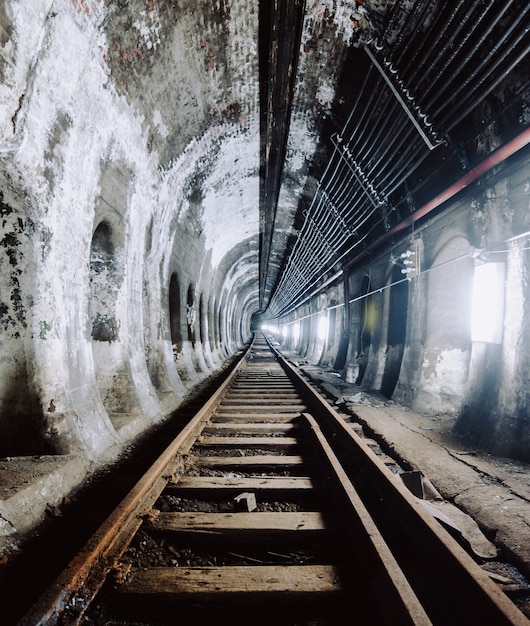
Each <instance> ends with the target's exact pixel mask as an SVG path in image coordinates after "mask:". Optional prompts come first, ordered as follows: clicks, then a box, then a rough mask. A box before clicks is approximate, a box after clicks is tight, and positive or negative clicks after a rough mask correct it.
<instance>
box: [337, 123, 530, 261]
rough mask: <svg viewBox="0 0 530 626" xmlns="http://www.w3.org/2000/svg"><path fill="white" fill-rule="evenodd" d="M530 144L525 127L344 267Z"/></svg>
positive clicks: (528, 132)
mask: <svg viewBox="0 0 530 626" xmlns="http://www.w3.org/2000/svg"><path fill="white" fill-rule="evenodd" d="M529 144H530V128H527V129H526V130H524V131H523V132H522V133H520V134H519V135H518V136H517V137H515V138H514V139H512V140H511V141H509V142H508V143H506V144H505V145H504V146H502V147H501V148H498V149H497V150H495V151H494V152H492V153H491V154H490V156H489V157H487V158H486V159H484V160H483V161H481V163H479V164H478V165H477V166H475V167H474V168H472V169H471V170H469V171H468V172H467V173H466V174H465V175H464V176H462V177H461V178H459V179H458V180H457V181H456V182H454V183H453V184H452V185H450V186H449V187H448V188H447V189H446V190H445V191H443V192H442V193H440V194H438V195H437V196H436V197H435V198H433V199H432V200H430V201H429V202H427V203H426V204H424V205H423V206H422V207H421V208H419V209H418V210H417V211H414V212H413V213H411V214H410V215H409V216H408V217H407V218H405V219H404V220H402V221H401V222H399V224H396V226H394V227H393V228H391V229H390V230H389V231H388V232H387V233H385V234H384V235H383V236H382V237H380V238H379V239H378V240H377V241H375V242H374V243H373V244H371V245H370V246H367V247H366V248H365V249H364V250H363V251H362V252H361V253H360V254H358V255H357V256H356V257H355V258H353V259H352V260H350V261H348V263H346V264H345V265H344V268H345V269H346V270H347V271H350V270H351V269H352V268H353V267H354V266H355V265H356V264H357V263H359V261H361V260H362V259H363V258H364V257H366V256H367V255H369V254H371V253H372V252H373V251H374V250H375V249H377V248H379V247H380V246H381V245H383V244H384V243H385V242H386V241H387V240H388V239H390V238H391V237H393V236H394V235H395V234H396V233H399V232H401V231H403V230H405V229H406V228H408V227H409V226H412V225H413V224H415V223H416V222H417V221H418V220H419V219H421V218H423V217H425V216H426V215H428V214H429V213H431V212H432V211H434V210H435V209H437V208H438V207H439V206H441V205H442V204H444V203H445V202H447V201H448V200H451V199H452V198H454V197H455V196H456V194H457V193H459V192H460V191H462V190H463V189H465V188H466V187H468V186H469V185H470V184H472V183H474V182H475V181H476V180H477V179H479V178H480V177H481V176H484V174H486V173H487V172H489V171H490V170H491V169H493V168H494V167H496V166H497V165H499V164H500V163H502V162H503V161H505V160H506V159H508V158H509V157H511V156H513V155H514V154H515V153H516V152H518V151H519V150H521V149H522V148H524V147H525V146H528V145H529Z"/></svg>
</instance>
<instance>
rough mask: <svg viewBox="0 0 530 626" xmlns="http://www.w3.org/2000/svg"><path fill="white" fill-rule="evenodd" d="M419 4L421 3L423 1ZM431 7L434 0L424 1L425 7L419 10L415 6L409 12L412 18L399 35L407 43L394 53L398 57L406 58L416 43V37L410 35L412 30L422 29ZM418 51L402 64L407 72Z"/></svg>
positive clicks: (403, 69) (402, 67) (402, 68)
mask: <svg viewBox="0 0 530 626" xmlns="http://www.w3.org/2000/svg"><path fill="white" fill-rule="evenodd" d="M418 4H421V2H420V3H418ZM431 8H432V2H428V1H427V2H425V3H424V5H423V8H422V9H421V10H419V9H418V7H417V6H414V7H413V9H412V10H411V12H410V13H409V18H412V19H410V20H407V21H406V22H405V24H404V26H403V28H402V29H401V32H400V34H399V35H398V39H399V37H401V39H404V40H405V42H406V43H405V46H403V48H402V49H401V50H396V53H395V54H394V57H395V58H396V59H399V58H404V57H405V56H406V55H407V53H408V51H409V49H410V48H411V47H413V46H415V45H416V39H415V38H414V37H411V36H410V32H411V31H412V32H416V31H417V30H421V29H420V24H422V23H423V22H424V20H425V19H426V17H427V14H428V12H429V11H430V10H431ZM413 18H416V20H415V22H414V25H412V21H413ZM417 52H418V50H416V51H415V52H414V53H413V54H412V57H411V58H409V59H408V60H407V61H406V62H405V63H404V64H402V65H401V70H402V71H403V72H405V74H406V72H408V71H409V69H410V67H411V66H412V64H413V63H414V60H415V58H416V55H417Z"/></svg>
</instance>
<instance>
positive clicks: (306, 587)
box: [116, 565, 343, 623]
mask: <svg viewBox="0 0 530 626" xmlns="http://www.w3.org/2000/svg"><path fill="white" fill-rule="evenodd" d="M342 588H343V586H342V584H341V580H340V577H339V574H338V571H337V570H336V569H335V568H334V567H333V566H331V565H283V566H278V565H276V566H249V565H247V566H243V567H237V566H225V567H187V568H184V567H149V568H133V569H132V570H131V571H130V572H129V574H128V576H127V577H126V578H125V580H124V582H122V583H121V584H118V585H117V587H116V590H117V591H118V592H120V593H124V594H135V595H138V594H140V595H144V596H145V595H152V594H156V596H157V597H158V598H160V599H162V598H164V599H166V600H172V601H178V600H184V601H189V600H190V599H193V600H195V601H199V600H202V601H206V600H219V599H221V598H223V599H230V598H231V597H234V598H236V599H239V598H241V596H244V598H245V600H248V601H252V600H253V599H255V600H259V599H261V598H263V597H264V596H266V597H267V599H270V600H271V601H273V600H274V599H275V596H281V597H285V598H286V599H287V598H293V599H294V598H296V599H299V596H300V595H306V594H308V595H312V594H336V593H337V592H339V591H342ZM276 599H278V598H277V597H276ZM249 620H250V623H251V622H252V619H251V618H249Z"/></svg>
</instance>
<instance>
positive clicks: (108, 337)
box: [89, 222, 122, 342]
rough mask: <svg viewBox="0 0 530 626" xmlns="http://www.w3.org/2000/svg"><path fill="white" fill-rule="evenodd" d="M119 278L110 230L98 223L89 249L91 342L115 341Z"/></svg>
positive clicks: (117, 327) (105, 224)
mask: <svg viewBox="0 0 530 626" xmlns="http://www.w3.org/2000/svg"><path fill="white" fill-rule="evenodd" d="M121 280H122V276H121V272H120V270H119V268H118V264H117V261H116V254H115V248H114V243H113V241H112V231H111V227H110V225H109V224H108V223H107V222H101V223H100V224H98V226H97V228H96V230H95V231H94V234H93V236H92V245H91V247H90V303H89V309H90V311H89V315H90V325H91V330H90V334H91V337H92V339H93V340H94V341H109V342H110V341H116V340H117V339H118V331H119V325H118V321H117V317H116V294H115V292H116V289H117V288H119V285H120V284H121Z"/></svg>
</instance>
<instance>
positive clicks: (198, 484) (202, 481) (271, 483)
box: [172, 476, 318, 492]
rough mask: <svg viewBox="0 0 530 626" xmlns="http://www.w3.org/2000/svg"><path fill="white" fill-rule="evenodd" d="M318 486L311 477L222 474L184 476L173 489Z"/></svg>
mask: <svg viewBox="0 0 530 626" xmlns="http://www.w3.org/2000/svg"><path fill="white" fill-rule="evenodd" d="M315 487H318V484H315V483H314V482H313V481H312V480H311V479H310V478H307V477H296V478H283V477H282V478H269V477H267V478H261V477H260V478H235V477H226V478H225V477H221V476H182V477H181V478H180V479H179V480H178V482H176V483H175V485H174V487H172V489H173V488H174V489H178V490H179V491H180V490H186V489H190V490H192V491H199V490H205V489H209V490H212V489H215V490H223V491H224V490H226V491H230V492H233V491H237V492H240V491H253V492H255V491H282V492H286V491H309V490H311V489H314V488H315Z"/></svg>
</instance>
